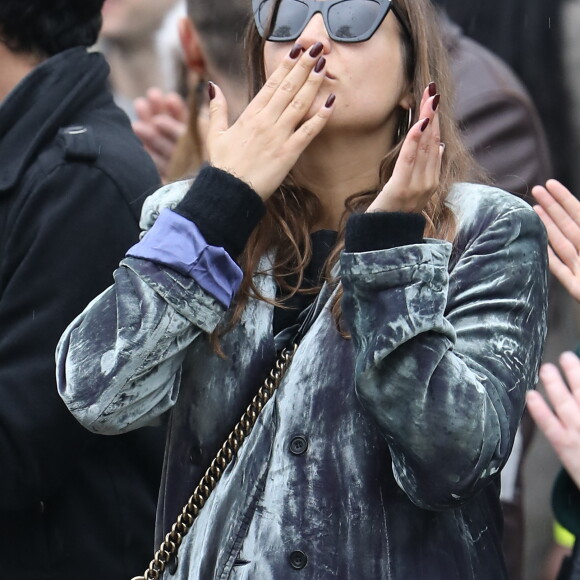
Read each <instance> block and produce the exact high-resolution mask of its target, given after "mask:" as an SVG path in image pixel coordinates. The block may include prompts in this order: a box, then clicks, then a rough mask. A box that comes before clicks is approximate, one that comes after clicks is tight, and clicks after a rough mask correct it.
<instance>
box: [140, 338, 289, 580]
mask: <svg viewBox="0 0 580 580" xmlns="http://www.w3.org/2000/svg"><path fill="white" fill-rule="evenodd" d="M297 348H298V345H297V344H294V345H292V346H289V347H287V348H285V349H284V350H283V351H282V352H281V353H280V355H279V357H278V359H277V360H276V364H275V365H274V368H273V369H272V370H271V371H270V375H269V376H268V378H267V379H266V380H265V381H264V384H263V385H262V387H261V388H260V390H259V391H258V393H257V394H256V396H255V397H254V398H253V400H252V402H251V403H250V404H249V406H248V408H247V409H246V412H245V413H244V414H243V415H242V418H241V419H240V420H239V422H238V424H237V425H236V426H235V427H234V429H233V431H232V432H231V433H230V435H229V436H228V438H227V439H226V441H225V443H224V444H223V445H222V447H221V449H220V450H219V451H218V453H217V455H216V456H215V458H214V460H213V461H212V462H211V465H210V466H209V468H208V469H207V471H206V472H205V475H204V476H203V477H202V478H201V481H200V482H199V483H198V485H197V487H196V488H195V491H194V492H193V495H192V496H191V497H190V498H189V500H188V501H187V503H186V504H185V506H184V507H183V510H182V511H181V513H180V514H179V516H178V518H177V521H176V522H175V523H174V524H173V526H172V527H171V531H170V532H169V533H168V534H167V535H166V536H165V540H164V541H163V543H162V544H161V546H160V548H159V550H157V552H156V554H155V556H154V557H153V560H151V562H150V563H149V566H148V568H147V570H146V571H145V574H143V576H135V577H134V578H133V579H132V580H159V578H160V577H161V574H163V572H164V571H165V568H166V567H167V565H168V564H169V562H170V560H171V558H173V557H174V556H176V555H177V550H179V546H180V545H181V542H182V541H183V538H184V536H185V534H187V532H189V530H190V529H191V527H192V526H193V522H194V521H195V518H196V517H197V516H198V514H199V512H200V510H201V508H202V507H203V506H204V505H205V502H206V501H207V500H208V498H209V496H210V495H211V492H212V491H213V490H214V489H215V488H216V486H217V484H218V482H219V480H220V479H221V477H222V475H223V473H224V471H225V470H226V468H227V466H228V465H229V464H230V463H231V461H232V459H233V458H234V457H235V455H236V454H237V452H238V450H239V449H240V447H241V446H242V443H243V442H244V440H245V439H246V437H247V436H248V435H249V434H250V431H251V430H252V428H253V427H254V425H255V424H256V421H257V419H258V416H259V415H260V413H261V411H262V409H263V408H264V407H265V405H266V403H267V402H268V401H269V400H270V399H271V398H272V395H273V394H274V393H275V392H276V390H277V389H278V387H279V386H280V383H281V382H282V377H283V376H284V373H285V372H286V369H287V368H288V366H289V365H290V362H291V360H292V357H293V356H294V353H295V352H296V349H297Z"/></svg>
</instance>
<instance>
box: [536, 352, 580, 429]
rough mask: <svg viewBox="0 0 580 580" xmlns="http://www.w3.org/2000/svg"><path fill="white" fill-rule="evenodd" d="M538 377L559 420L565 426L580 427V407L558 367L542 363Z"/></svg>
mask: <svg viewBox="0 0 580 580" xmlns="http://www.w3.org/2000/svg"><path fill="white" fill-rule="evenodd" d="M540 379H541V381H542V383H543V385H544V388H545V390H546V395H547V397H548V400H549V402H550V403H551V404H552V407H553V408H554V413H555V414H556V415H557V417H558V419H559V420H560V422H561V423H562V424H563V425H565V426H566V427H568V428H570V427H578V428H580V407H579V405H578V401H577V400H576V399H575V397H574V396H573V394H572V393H571V391H570V389H569V388H568V386H567V385H566V383H565V382H564V379H563V378H562V375H561V374H560V372H559V371H558V368H557V367H556V366H555V365H553V364H549V363H548V364H544V365H542V367H541V368H540Z"/></svg>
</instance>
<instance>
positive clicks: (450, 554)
mask: <svg viewBox="0 0 580 580" xmlns="http://www.w3.org/2000/svg"><path fill="white" fill-rule="evenodd" d="M449 204H450V205H451V206H452V208H453V210H454V212H455V214H456V216H457V222H458V233H457V237H456V240H455V243H454V244H453V245H452V244H450V243H447V242H444V241H439V240H432V239H426V240H424V243H422V244H416V245H408V246H402V247H396V248H393V249H388V250H379V251H372V252H362V253H346V252H345V253H343V254H342V256H341V258H340V263H339V265H338V269H339V274H340V279H341V281H342V286H343V288H344V297H343V301H342V306H343V316H344V322H345V324H346V326H347V327H348V330H349V331H350V333H351V334H352V339H347V338H344V337H343V336H342V335H341V334H340V333H339V332H338V330H337V327H336V323H335V320H334V319H333V316H332V314H331V312H330V307H331V304H332V298H329V297H326V294H327V289H326V288H323V291H322V296H325V298H324V300H322V303H319V304H318V306H319V310H320V312H319V314H318V316H317V318H316V319H315V321H314V322H313V324H312V326H311V327H310V329H309V331H308V333H307V334H306V336H305V337H304V339H303V340H302V342H301V344H300V346H299V348H298V350H297V352H296V355H295V357H294V360H293V362H292V364H291V366H290V368H289V370H288V372H287V373H286V375H285V378H284V380H283V382H282V385H281V387H280V389H279V391H278V392H277V394H276V395H275V397H274V398H273V400H271V401H270V402H269V403H268V404H267V405H266V406H265V408H264V410H263V412H262V414H261V416H260V418H259V420H258V423H257V425H256V427H255V428H254V430H253V431H252V433H251V435H250V437H249V438H248V440H247V441H246V443H245V444H244V446H243V448H242V449H241V451H240V453H239V455H238V457H237V459H236V460H235V461H234V463H233V464H232V465H231V466H230V467H229V468H228V470H227V471H226V473H225V475H224V477H223V479H222V480H221V481H220V483H219V484H218V487H217V489H216V490H215V492H214V493H213V495H212V496H211V497H210V499H209V501H208V502H207V504H206V506H205V507H204V508H203V510H202V511H201V513H200V516H199V518H198V519H197V521H196V523H195V525H194V527H193V528H192V530H191V531H190V532H189V533H188V535H187V536H186V538H185V540H184V542H183V544H182V546H181V549H180V554H179V565H178V567H177V571H176V572H175V574H174V575H170V574H169V572H166V573H165V574H164V575H163V578H164V579H166V580H169V579H173V578H175V579H176V580H184V579H186V578H195V579H200V580H210V579H218V578H219V579H226V578H227V579H232V580H234V579H235V580H241V579H250V578H251V579H260V580H268V579H285V578H291V577H292V578H294V577H296V578H308V579H316V580H322V579H330V578H341V579H345V580H360V579H363V578H364V579H367V578H368V579H393V580H417V579H429V580H452V579H457V580H470V579H472V580H483V579H489V580H491V579H493V580H500V579H502V578H506V572H505V568H504V564H503V557H502V554H501V511H500V504H499V481H500V480H499V478H498V477H497V476H498V472H499V471H500V470H501V468H502V466H503V465H504V463H505V461H506V460H507V458H508V455H509V453H510V449H511V446H512V443H513V440H514V436H515V433H516V429H517V426H518V422H519V419H520V416H521V413H522V410H523V406H524V394H525V392H526V389H528V388H533V387H534V385H535V383H536V378H537V370H538V364H539V361H540V357H541V352H542V348H543V342H544V335H545V331H546V300H547V298H546V272H547V268H546V237H545V231H544V229H543V227H542V225H541V223H540V221H539V220H538V219H537V217H536V215H535V213H534V212H533V210H532V209H531V208H530V207H529V206H528V205H527V204H525V203H524V202H522V201H521V200H519V199H517V198H515V197H513V196H511V195H508V194H506V193H504V192H502V191H500V190H497V189H493V188H489V187H486V186H480V185H472V184H457V185H456V186H455V187H454V188H453V190H452V192H451V194H450V197H449ZM267 263H268V262H267V258H264V261H263V263H262V266H266V265H267ZM256 282H257V285H258V287H259V288H260V290H261V291H262V292H263V294H264V295H265V296H267V297H270V298H273V297H274V296H275V291H276V289H275V284H274V281H273V279H272V277H270V276H269V275H267V274H259V275H257V276H256ZM227 316H228V311H227V309H226V308H225V307H224V306H223V305H222V304H220V302H219V301H217V300H216V299H215V298H214V297H213V296H212V295H210V294H209V293H208V292H206V291H204V290H203V289H202V288H201V287H200V285H198V284H197V283H196V282H195V280H193V279H192V278H190V277H188V276H184V275H182V274H179V273H177V272H176V271H174V270H173V269H171V268H167V267H164V266H161V265H159V264H155V263H152V262H150V261H147V260H140V259H137V258H131V257H130V258H126V259H125V260H124V261H123V262H122V265H121V267H120V268H119V269H118V270H117V271H116V273H115V283H114V285H113V286H112V287H111V288H109V289H108V290H107V291H106V292H104V293H103V294H102V295H101V296H100V297H98V298H97V299H95V300H94V301H93V302H92V303H91V304H90V305H89V306H88V307H87V309H86V310H85V312H84V313H83V314H81V315H80V316H79V317H78V318H77V319H76V320H75V321H74V322H73V323H72V325H71V326H70V327H69V329H68V330H67V332H66V333H65V335H64V336H63V338H62V339H61V343H60V346H59V351H58V353H57V357H58V374H59V377H58V379H59V390H60V393H61V396H62V397H63V399H64V401H65V402H66V404H67V405H68V407H69V408H70V410H71V411H72V412H73V413H74V415H75V416H76V417H77V419H78V420H79V421H80V422H81V423H83V424H84V425H85V426H86V427H87V428H89V429H91V430H93V431H95V432H97V433H108V434H114V433H122V432H125V431H128V430H130V429H134V428H137V427H139V426H141V425H144V424H147V423H150V422H151V421H153V420H154V419H155V418H157V417H160V416H162V415H165V417H166V419H167V421H168V426H169V434H168V441H167V449H166V458H165V468H164V476H163V483H162V489H161V495H160V503H159V506H158V522H157V523H158V533H157V536H158V538H157V539H158V540H159V539H160V538H161V534H162V533H165V532H167V531H168V529H169V528H170V526H171V524H172V522H173V520H174V518H175V517H176V515H177V514H178V512H179V511H180V509H181V507H182V505H183V504H184V503H185V501H186V500H187V498H188V497H189V495H190V493H191V491H192V490H193V488H194V487H195V485H196V484H197V482H198V481H199V479H200V478H201V476H202V475H203V472H204V471H205V469H206V467H207V465H208V463H209V462H210V461H211V459H212V457H213V455H214V454H215V452H216V451H217V449H218V448H219V447H220V445H221V443H222V442H223V440H224V439H225V437H226V436H227V434H228V433H229V431H230V429H231V428H232V426H233V425H234V424H235V423H236V421H237V420H238V418H239V416H241V414H242V412H243V410H244V409H245V406H246V405H247V403H248V402H249V400H251V398H252V397H253V395H254V394H255V391H256V390H257V388H258V386H259V385H260V384H261V382H262V381H263V379H264V377H265V374H266V373H267V372H268V371H269V369H270V367H271V365H272V363H273V361H274V359H275V346H274V337H273V335H272V316H273V306H272V305H270V304H268V303H266V302H263V301H257V300H252V301H250V303H249V305H248V306H247V308H246V310H245V312H244V314H243V318H242V320H241V322H240V323H239V324H238V325H237V326H236V327H235V328H234V329H233V330H232V331H230V332H228V333H227V334H225V336H223V338H222V339H221V346H222V348H223V350H224V352H225V354H226V357H225V358H222V357H220V356H218V355H216V354H215V352H214V350H213V349H212V346H211V344H210V343H209V341H208V340H207V333H211V332H212V331H213V330H214V329H215V328H216V326H217V325H219V324H220V322H223V321H224V320H225V319H227Z"/></svg>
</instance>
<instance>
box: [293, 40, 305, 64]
mask: <svg viewBox="0 0 580 580" xmlns="http://www.w3.org/2000/svg"><path fill="white" fill-rule="evenodd" d="M303 50H304V48H302V45H301V44H298V43H296V44H295V45H294V46H293V47H292V50H291V51H290V58H291V59H292V60H294V59H296V58H298V57H299V56H300V55H301V54H302V51H303Z"/></svg>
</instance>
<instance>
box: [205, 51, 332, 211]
mask: <svg viewBox="0 0 580 580" xmlns="http://www.w3.org/2000/svg"><path fill="white" fill-rule="evenodd" d="M298 48H299V47H298ZM298 48H297V47H296V46H295V47H293V49H292V50H293V51H295V54H294V55H293V56H294V58H292V56H291V55H290V54H288V55H286V56H285V57H284V59H283V60H282V62H281V64H280V65H279V66H278V68H277V69H276V70H275V71H274V72H273V73H272V75H271V76H270V78H269V79H268V81H267V82H266V84H265V85H264V86H263V87H262V89H261V90H260V92H259V93H258V94H257V95H256V96H255V97H254V99H253V100H252V102H251V103H250V104H249V105H248V107H247V108H246V109H245V111H244V112H243V113H242V114H241V115H240V117H239V118H238V119H237V121H236V122H235V123H234V124H233V125H232V126H231V127H229V123H228V111H227V104H226V100H225V98H224V95H223V93H222V91H221V90H220V89H219V87H218V86H217V85H214V84H212V85H210V93H212V94H210V104H209V112H210V119H209V129H208V134H207V140H206V147H207V155H208V160H209V162H210V163H211V164H212V165H214V166H215V167H218V168H219V169H223V170H224V171H228V172H229V173H231V174H233V175H235V176H236V177H238V178H239V179H241V180H243V181H245V182H246V183H248V184H249V185H250V186H251V187H252V188H253V189H254V190H255V191H256V192H257V193H258V195H259V196H260V197H261V198H262V199H264V200H266V199H268V197H270V196H271V195H272V193H274V191H275V190H276V189H277V188H278V187H279V185H280V184H281V183H282V181H283V180H284V178H285V177H286V176H287V175H288V173H289V172H290V170H291V169H292V167H293V166H294V165H295V163H296V161H297V160H298V158H299V157H300V155H301V154H302V152H303V151H304V150H305V149H306V147H307V146H308V145H309V144H310V143H311V142H312V140H313V139H314V138H315V137H316V135H318V134H319V133H320V131H321V130H322V129H323V127H324V126H325V125H326V122H327V121H328V119H329V117H330V115H331V114H332V110H333V102H334V99H333V98H331V99H328V100H326V103H325V104H324V105H323V106H321V107H320V109H319V110H318V111H317V112H316V113H315V114H314V115H313V116H311V117H310V118H307V117H306V115H307V113H308V111H309V110H310V108H311V107H312V104H313V103H314V100H315V99H316V97H317V95H318V94H319V92H320V88H321V86H322V82H323V80H324V78H325V68H324V67H325V60H324V59H323V58H321V57H319V56H312V55H311V54H310V51H308V52H302V51H300V52H298ZM311 50H312V49H311ZM315 67H317V68H315Z"/></svg>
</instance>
